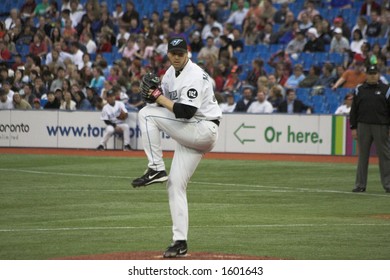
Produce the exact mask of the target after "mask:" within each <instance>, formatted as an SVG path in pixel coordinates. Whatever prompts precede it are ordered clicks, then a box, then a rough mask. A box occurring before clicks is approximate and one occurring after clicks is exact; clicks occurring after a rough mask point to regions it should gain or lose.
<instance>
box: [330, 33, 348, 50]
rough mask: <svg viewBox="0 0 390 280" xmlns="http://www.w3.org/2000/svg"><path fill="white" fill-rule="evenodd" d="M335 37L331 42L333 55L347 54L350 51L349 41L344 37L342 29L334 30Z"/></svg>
mask: <svg viewBox="0 0 390 280" xmlns="http://www.w3.org/2000/svg"><path fill="white" fill-rule="evenodd" d="M333 33H334V36H333V38H332V41H331V42H330V52H331V53H341V54H343V53H347V52H348V51H349V41H348V39H347V38H345V37H344V36H343V31H342V30H341V28H339V27H337V28H335V29H334V30H333Z"/></svg>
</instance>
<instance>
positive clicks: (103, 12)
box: [0, 0, 390, 113]
mask: <svg viewBox="0 0 390 280" xmlns="http://www.w3.org/2000/svg"><path fill="white" fill-rule="evenodd" d="M5 1H6V2H8V1H11V0H5ZM10 3H11V2H10ZM15 3H19V2H18V1H16V2H15V1H13V2H12V3H11V4H10V5H12V4H13V5H15ZM151 9H152V10H151ZM0 19H1V21H0V82H1V84H0V86H1V89H0V109H22V110H28V109H61V110H102V108H103V106H104V105H105V104H106V102H107V101H106V100H107V92H108V91H110V90H113V91H114V92H115V94H116V98H117V100H120V101H123V102H124V103H125V105H126V107H127V109H128V110H133V111H137V110H139V109H140V108H142V107H143V106H144V105H145V104H144V102H143V100H142V97H141V93H140V80H141V77H142V76H143V75H144V74H145V73H147V72H154V73H158V75H159V76H162V75H164V73H165V71H166V70H167V68H168V67H169V61H168V59H167V57H166V54H167V42H168V38H169V37H171V36H182V37H184V38H185V39H186V40H187V43H188V46H189V50H188V51H189V52H190V55H191V58H192V60H193V61H194V62H196V63H198V64H199V65H200V66H201V67H202V68H203V69H204V70H205V71H206V72H207V73H208V74H209V75H210V77H212V79H213V81H214V87H215V93H216V96H217V98H218V101H219V103H220V106H221V108H222V110H223V112H248V113H272V112H286V113H293V112H294V113H312V112H313V111H314V113H335V111H336V108H337V107H339V105H342V103H343V101H344V99H345V100H350V99H348V98H345V96H346V94H347V93H348V92H350V91H352V90H353V88H355V87H356V86H357V85H358V84H360V83H362V82H363V81H365V79H366V74H365V69H366V67H368V66H369V65H371V64H375V65H377V67H378V69H379V71H380V73H381V80H382V81H383V82H384V83H388V77H389V74H390V69H389V67H388V65H387V62H388V61H390V40H389V39H388V38H389V37H390V36H389V35H390V1H389V0H383V1H379V0H375V1H374V0H337V1H334V0H327V1H316V0H306V1H304V0H250V1H245V0H212V1H203V0H198V1H196V0H194V1H192V2H191V1H190V0H185V1H183V0H182V1H180V2H179V1H177V0H173V1H134V2H133V1H129V0H123V1H116V2H115V3H113V2H112V1H107V2H103V1H98V0H84V1H79V0H63V1H55V0H50V1H49V0H41V1H36V0H24V1H23V2H21V3H20V5H19V6H18V7H15V8H12V9H10V10H9V11H5V12H3V13H2V14H1V15H0ZM297 97H298V99H301V101H300V102H299V103H302V104H301V105H300V106H298V107H299V108H298V107H297V108H298V109H296V110H295V106H294V109H293V106H290V105H289V104H290V103H291V102H294V100H296V98H297ZM348 97H350V96H349V95H348ZM348 102H349V101H348ZM348 102H347V103H348ZM286 103H287V104H286ZM297 103H298V101H297ZM339 111H340V110H339ZM343 113H346V112H345V110H344V111H343Z"/></svg>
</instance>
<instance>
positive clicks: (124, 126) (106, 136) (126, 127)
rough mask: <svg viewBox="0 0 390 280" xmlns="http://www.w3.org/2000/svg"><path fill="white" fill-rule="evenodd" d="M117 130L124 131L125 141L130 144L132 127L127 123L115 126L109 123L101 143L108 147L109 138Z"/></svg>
mask: <svg viewBox="0 0 390 280" xmlns="http://www.w3.org/2000/svg"><path fill="white" fill-rule="evenodd" d="M115 132H122V133H123V143H124V144H125V145H130V128H129V125H128V124H127V123H121V124H117V125H116V127H115V128H114V127H113V126H112V125H107V126H106V129H105V130H104V134H103V138H102V141H101V142H100V144H101V145H103V146H104V147H106V146H107V142H108V140H109V139H110V138H111V136H112V135H113V134H114V133H115Z"/></svg>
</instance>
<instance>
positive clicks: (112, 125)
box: [97, 90, 131, 151]
mask: <svg viewBox="0 0 390 280" xmlns="http://www.w3.org/2000/svg"><path fill="white" fill-rule="evenodd" d="M127 117H128V112H127V109H126V107H125V105H124V104H123V102H121V101H116V100H115V93H114V91H112V90H110V91H109V92H107V104H106V105H104V107H103V110H102V114H101V120H103V121H104V122H105V124H106V125H107V126H106V129H105V131H104V135H103V138H102V140H101V142H100V145H99V146H98V147H97V150H99V151H103V150H105V149H106V147H107V142H108V140H109V139H110V138H111V136H112V135H113V134H114V133H115V132H117V133H122V134H123V140H124V150H125V151H129V150H131V147H130V129H129V125H128V124H127V123H126V119H127Z"/></svg>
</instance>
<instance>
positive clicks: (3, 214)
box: [0, 154, 390, 260]
mask: <svg viewBox="0 0 390 280" xmlns="http://www.w3.org/2000/svg"><path fill="white" fill-rule="evenodd" d="M166 164H167V167H168V170H169V166H170V160H169V159H166ZM145 167H146V158H130V157H129V158H117V157H78V156H58V155H50V156H48V155H5V154H1V155H0V178H1V187H0V259H3V260H4V259H11V260H12V259H39V260H44V259H51V258H61V257H66V256H74V255H89V254H102V253H112V252H129V251H162V250H163V249H164V248H165V247H166V246H167V245H168V244H169V243H170V241H171V221H170V215H169V208H168V199H167V193H166V190H165V186H164V185H162V184H155V185H151V186H149V187H147V188H141V189H133V188H132V187H131V185H130V182H131V180H132V179H134V178H135V177H138V176H139V175H141V174H142V172H143V171H144V169H145ZM355 168H356V167H355V165H354V164H341V163H303V162H275V161H239V160H234V161H228V160H211V159H204V160H202V162H201V163H200V165H199V167H198V169H197V171H196V173H195V175H194V176H193V178H192V179H191V183H190V184H189V189H188V200H189V208H190V235H189V247H190V251H192V252H219V253H232V254H245V255H257V256H269V257H275V258H283V259H302V260H310V259H313V260H325V259H329V260H341V259H353V260H354V259H356V260H361V259H363V260H365V259H367V260H369V259H384V260H389V259H390V242H389V236H390V219H389V217H390V195H389V194H385V193H384V191H383V189H382V187H381V184H380V181H379V171H378V166H377V165H370V168H369V184H368V191H367V193H363V194H362V193H360V194H355V193H352V192H351V189H352V187H353V182H354V178H355Z"/></svg>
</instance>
